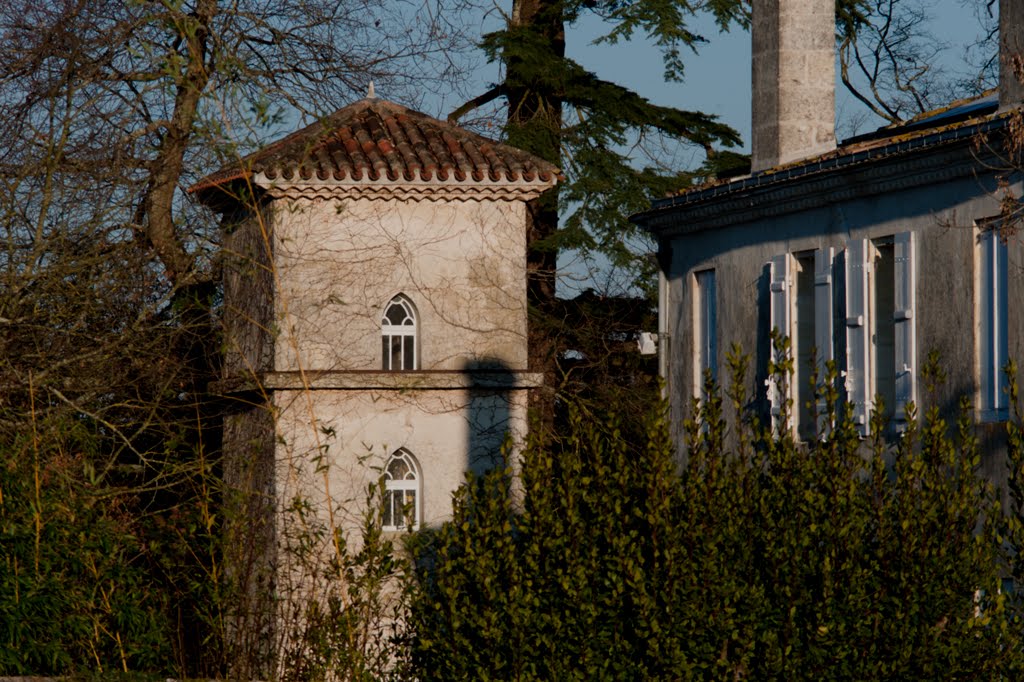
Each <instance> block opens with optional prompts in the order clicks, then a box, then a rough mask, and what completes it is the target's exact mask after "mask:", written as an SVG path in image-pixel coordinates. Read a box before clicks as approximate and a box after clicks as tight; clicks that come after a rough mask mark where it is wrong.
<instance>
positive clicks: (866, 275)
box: [846, 232, 917, 435]
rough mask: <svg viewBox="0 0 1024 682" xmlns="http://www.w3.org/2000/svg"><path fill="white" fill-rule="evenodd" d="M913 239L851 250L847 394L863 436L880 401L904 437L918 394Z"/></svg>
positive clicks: (865, 243) (854, 243)
mask: <svg viewBox="0 0 1024 682" xmlns="http://www.w3.org/2000/svg"><path fill="white" fill-rule="evenodd" d="M916 289H917V275H916V268H915V265H914V235H913V233H911V232H902V233H899V234H896V235H893V236H892V237H889V238H883V239H876V240H873V241H869V240H867V239H854V240H851V241H850V243H849V244H848V245H847V249H846V393H847V396H848V399H849V400H850V402H851V403H853V418H854V421H855V423H856V424H857V425H858V428H859V430H860V432H861V434H863V435H867V433H868V431H869V429H870V419H871V412H872V410H873V408H874V406H875V397H876V396H880V397H881V398H882V400H883V401H884V405H885V416H886V417H887V418H891V419H892V422H893V428H894V430H895V431H897V432H900V431H902V430H903V429H904V428H905V426H906V418H907V415H906V405H907V403H908V402H910V401H912V400H914V399H915V395H916V390H917V388H916V387H917V371H916V369H915V366H914V365H915V363H916V358H917V341H916V329H915V321H914V301H915V296H916V293H915V292H916Z"/></svg>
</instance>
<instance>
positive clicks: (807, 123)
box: [751, 0, 836, 172]
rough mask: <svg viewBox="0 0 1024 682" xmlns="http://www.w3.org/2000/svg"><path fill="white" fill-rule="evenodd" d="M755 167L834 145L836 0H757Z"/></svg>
mask: <svg viewBox="0 0 1024 682" xmlns="http://www.w3.org/2000/svg"><path fill="white" fill-rule="evenodd" d="M752 20H753V24H752V27H751V34H752V39H753V46H752V52H753V54H752V58H753V64H752V69H751V73H752V77H753V102H752V110H751V114H752V131H751V144H752V157H751V164H752V170H753V171H755V172H757V171H759V170H764V169H766V168H771V167H773V166H778V165H780V164H785V163H788V162H790V161H796V160H799V159H803V158H808V157H811V156H815V155H817V154H821V153H823V152H826V151H829V150H830V149H833V148H835V144H836V142H835V1H834V0H754V2H753V15H752Z"/></svg>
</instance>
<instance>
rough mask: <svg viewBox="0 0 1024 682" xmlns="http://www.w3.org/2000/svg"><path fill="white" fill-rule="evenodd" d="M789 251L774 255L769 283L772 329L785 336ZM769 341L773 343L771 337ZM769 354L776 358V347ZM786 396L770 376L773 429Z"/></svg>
mask: <svg viewBox="0 0 1024 682" xmlns="http://www.w3.org/2000/svg"><path fill="white" fill-rule="evenodd" d="M789 261H790V258H789V254H788V253H784V254H781V255H779V256H775V257H773V258H772V259H771V260H770V261H769V262H768V266H769V271H770V276H771V282H770V284H769V288H770V290H769V296H768V300H769V304H770V307H771V316H770V317H771V325H772V329H773V330H774V329H778V330H779V331H780V332H781V333H782V335H783V336H789V335H790V334H791V330H790V307H791V306H792V296H791V291H792V288H793V287H792V284H791V274H792V272H791V271H792V268H791V267H790V262H789ZM768 343H769V344H771V343H772V341H771V338H769V340H768ZM768 352H769V356H770V357H772V358H775V349H774V347H771V346H770V347H769V348H768ZM783 398H784V396H783V395H782V391H780V390H779V386H778V385H777V382H776V381H775V377H768V402H769V403H770V404H771V414H772V429H775V428H777V427H778V423H777V421H778V417H779V415H780V414H781V413H782V400H783Z"/></svg>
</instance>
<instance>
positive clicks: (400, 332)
mask: <svg viewBox="0 0 1024 682" xmlns="http://www.w3.org/2000/svg"><path fill="white" fill-rule="evenodd" d="M380 336H381V356H382V364H383V368H384V370H385V371H401V370H410V369H419V364H420V358H419V354H418V352H417V349H416V309H415V308H414V307H413V305H412V301H410V300H409V299H408V298H406V297H405V296H404V295H402V294H399V295H398V296H395V297H394V298H393V299H391V301H390V302H389V303H388V305H387V307H386V308H384V315H383V317H382V318H381V321H380Z"/></svg>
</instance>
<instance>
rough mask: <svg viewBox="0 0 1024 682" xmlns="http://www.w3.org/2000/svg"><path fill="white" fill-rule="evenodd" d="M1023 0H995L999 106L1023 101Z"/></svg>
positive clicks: (1008, 106) (1006, 106)
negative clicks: (996, 3)
mask: <svg viewBox="0 0 1024 682" xmlns="http://www.w3.org/2000/svg"><path fill="white" fill-rule="evenodd" d="M1022 76H1024V0H999V108H1000V109H1007V108H1010V107H1015V106H1018V105H1019V104H1020V103H1021V101H1024V85H1022V84H1021V77H1022Z"/></svg>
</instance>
